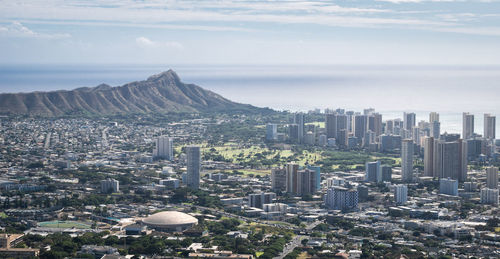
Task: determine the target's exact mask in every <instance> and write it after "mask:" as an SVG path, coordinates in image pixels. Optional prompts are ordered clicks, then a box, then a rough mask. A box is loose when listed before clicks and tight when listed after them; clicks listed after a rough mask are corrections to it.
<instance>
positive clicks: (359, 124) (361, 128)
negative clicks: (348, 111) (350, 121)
mask: <svg viewBox="0 0 500 259" xmlns="http://www.w3.org/2000/svg"><path fill="white" fill-rule="evenodd" d="M366 126H367V122H366V115H355V116H354V127H353V129H354V136H355V137H356V138H357V139H358V144H361V143H362V140H363V138H364V137H365V133H366V130H367V127H366Z"/></svg>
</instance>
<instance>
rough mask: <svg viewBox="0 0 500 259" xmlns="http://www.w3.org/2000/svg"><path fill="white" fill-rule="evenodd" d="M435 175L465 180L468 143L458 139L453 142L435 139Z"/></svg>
mask: <svg viewBox="0 0 500 259" xmlns="http://www.w3.org/2000/svg"><path fill="white" fill-rule="evenodd" d="M433 163H434V166H433V170H434V176H437V177H439V178H440V179H441V178H451V179H455V180H458V181H460V182H464V181H465V180H466V179H467V144H466V142H464V141H462V139H458V140H457V141H453V142H445V141H441V140H436V141H434V161H433Z"/></svg>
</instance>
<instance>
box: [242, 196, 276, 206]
mask: <svg viewBox="0 0 500 259" xmlns="http://www.w3.org/2000/svg"><path fill="white" fill-rule="evenodd" d="M274 199H276V194H275V193H273V192H261V193H251V194H249V195H248V206H250V207H252V208H261V209H262V208H263V206H264V204H269V203H273V200H274Z"/></svg>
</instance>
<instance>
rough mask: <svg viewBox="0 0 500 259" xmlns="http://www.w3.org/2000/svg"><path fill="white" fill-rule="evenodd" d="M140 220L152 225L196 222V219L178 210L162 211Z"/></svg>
mask: <svg viewBox="0 0 500 259" xmlns="http://www.w3.org/2000/svg"><path fill="white" fill-rule="evenodd" d="M142 222H144V223H145V224H147V225H154V226H175V225H184V224H197V223H198V219H196V218H195V217H193V216H191V215H188V214H186V213H182V212H179V211H162V212H158V213H155V214H153V215H151V216H149V217H147V218H145V219H143V220H142Z"/></svg>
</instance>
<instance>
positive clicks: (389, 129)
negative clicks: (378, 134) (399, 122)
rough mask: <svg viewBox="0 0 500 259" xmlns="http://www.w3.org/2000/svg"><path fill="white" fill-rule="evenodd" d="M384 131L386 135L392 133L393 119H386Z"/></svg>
mask: <svg viewBox="0 0 500 259" xmlns="http://www.w3.org/2000/svg"><path fill="white" fill-rule="evenodd" d="M384 133H385V134H386V135H389V134H393V133H394V121H393V120H387V121H386V122H385V131H384Z"/></svg>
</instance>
